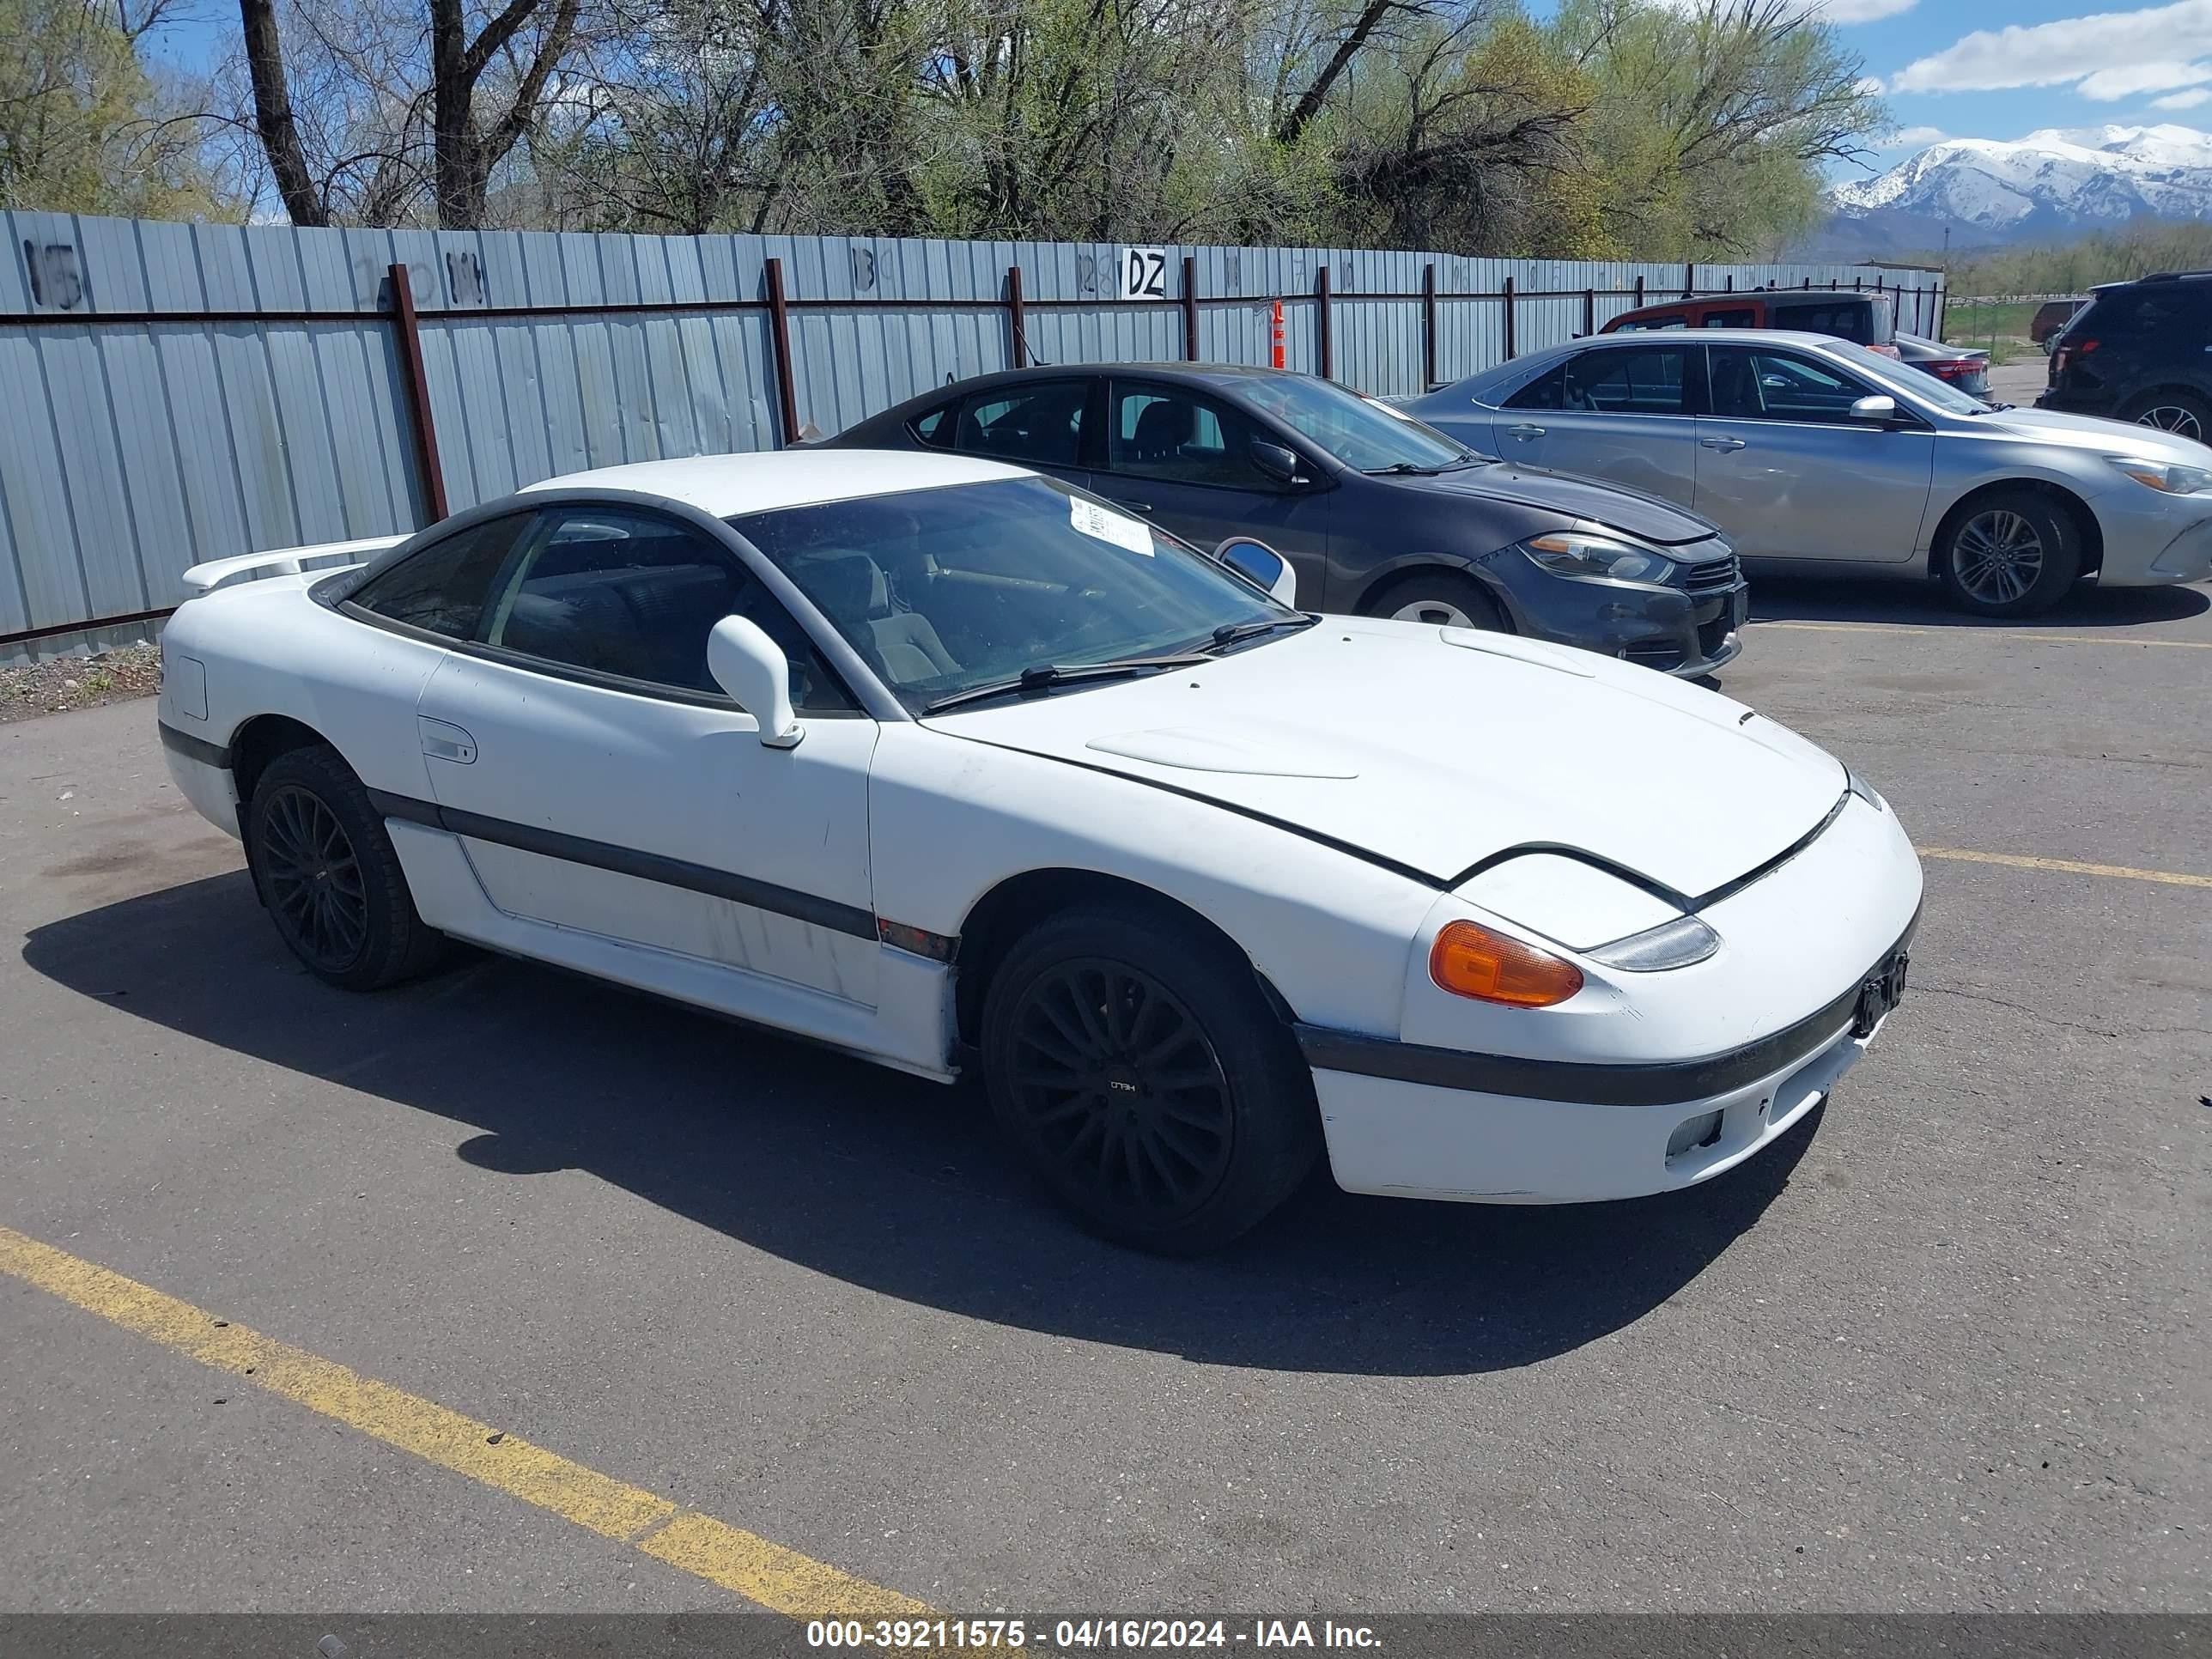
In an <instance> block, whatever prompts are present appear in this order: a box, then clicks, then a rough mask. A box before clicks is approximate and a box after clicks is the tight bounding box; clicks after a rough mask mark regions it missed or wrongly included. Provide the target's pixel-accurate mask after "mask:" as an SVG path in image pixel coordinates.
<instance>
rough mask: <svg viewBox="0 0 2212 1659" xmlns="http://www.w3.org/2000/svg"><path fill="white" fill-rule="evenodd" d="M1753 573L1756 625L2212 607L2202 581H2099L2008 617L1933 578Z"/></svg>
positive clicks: (2106, 623)
mask: <svg viewBox="0 0 2212 1659" xmlns="http://www.w3.org/2000/svg"><path fill="white" fill-rule="evenodd" d="M1749 575H1750V580H1751V624H1752V626H1753V628H1756V627H1757V626H1758V625H1759V623H1763V622H1879V623H1900V624H1905V625H1909V626H1911V627H1915V628H1998V629H2011V630H2014V631H2018V630H2021V629H2054V630H2056V631H2057V632H2059V633H2065V632H2068V631H2079V630H2081V629H2092V628H2131V627H2135V626H2137V625H2139V624H2141V623H2162V622H2180V621H2183V620H2185V618H2187V617H2197V616H2202V615H2203V613H2204V612H2205V611H2212V592H2208V591H2207V590H2206V588H2205V587H2203V586H2202V585H2197V586H2188V587H2109V588H2107V587H2099V586H2095V585H2094V584H2093V583H2092V584H2091V585H2089V586H2086V587H2081V588H2079V589H2076V590H2075V592H2072V593H2069V594H2068V595H2067V596H2066V598H2064V599H2061V600H2060V601H2059V602H2058V603H2057V605H2054V606H2052V607H2051V609H2050V610H2049V611H2045V612H2044V613H2043V614H2042V615H2041V616H2039V617H1976V616H1971V615H1969V614H1968V613H1966V611H1954V610H1953V609H1952V608H1951V606H1950V605H1948V604H1947V603H1945V601H1944V599H1943V590H1942V588H1941V587H1940V586H1937V585H1936V583H1935V582H1933V581H1910V580H1893V579H1890V578H1886V577H1878V578H1873V579H1869V580H1859V579H1855V578H1850V577H1827V576H1809V575H1799V574H1789V573H1787V572H1784V573H1783V574H1775V573H1774V572H1772V571H1771V570H1763V569H1760V568H1756V567H1754V568H1752V570H1751V571H1750V572H1749Z"/></svg>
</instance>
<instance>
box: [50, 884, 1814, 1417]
mask: <svg viewBox="0 0 2212 1659" xmlns="http://www.w3.org/2000/svg"><path fill="white" fill-rule="evenodd" d="M23 957H24V960H25V962H26V963H27V964H28V965H29V966H30V967H31V968H33V969H35V970H36V971H37V972H39V973H40V974H41V975H45V976H46V978H48V979H50V980H52V981H55V982H57V983H58V984H60V985H63V986H65V987H69V988H70V989H71V990H74V991H76V992H79V993H81V994H83V995H85V996H88V997H91V998H96V999H98V1000H100V1002H101V1003H102V1004H103V1005H104V1006H108V1007H111V1008H112V1009H115V1010H116V1011H118V1012H119V1013H127V1014H129V1015H131V1016H135V1017H137V1018H141V1019H144V1020H149V1021H151V1022H153V1023H154V1024H156V1025H159V1026H161V1027H164V1028H166V1029H167V1030H173V1031H177V1032H179V1033H182V1034H184V1035H186V1036H191V1037H193V1038H195V1039H197V1040H198V1041H200V1042H208V1043H213V1044H216V1045H217V1046H219V1047H221V1048H227V1049H229V1050H231V1051H233V1052H234V1053H236V1054H243V1055H247V1056H251V1057H252V1058H253V1059H256V1060H264V1061H267V1062H269V1063H271V1064H274V1065H278V1066H286V1067H288V1068H290V1069H291V1070H294V1071H295V1072H299V1073H304V1074H306V1075H307V1076H309V1077H314V1078H320V1079H325V1080H327V1081H328V1082H330V1083H331V1084H333V1085H338V1086H341V1087H343V1088H345V1089H349V1090H356V1091H363V1092H365V1093H368V1094H371V1095H375V1096H379V1097H383V1098H385V1099H387V1100H390V1101H392V1102H394V1103H398V1104H400V1105H403V1106H407V1107H410V1108H414V1109H419V1110H422V1111H425V1112H431V1113H435V1114H437V1115H440V1116H442V1117H445V1118H447V1119H450V1120H452V1121H453V1122H454V1123H456V1124H459V1125H460V1126H462V1127H463V1128H464V1129H465V1130H466V1131H469V1132H471V1133H465V1135H464V1136H463V1137H462V1138H461V1139H460V1141H459V1146H458V1152H459V1157H460V1158H463V1159H464V1160H465V1161H466V1162H467V1163H468V1164H471V1165H473V1166H474V1167H476V1168H477V1169H479V1170H490V1171H495V1172H499V1173H501V1174H503V1175H507V1176H513V1178H516V1179H528V1178H530V1177H531V1176H535V1175H538V1174H541V1173H544V1172H547V1171H551V1170H569V1169H574V1170H583V1171H585V1172H587V1173H589V1174H591V1175H592V1176H596V1177H598V1178H599V1179H600V1180H602V1181H605V1182H610V1183H611V1184H613V1185H615V1186H617V1187H620V1188H625V1189H627V1190H628V1191H629V1192H632V1193H635V1194H637V1195H638V1196H639V1197H641V1198H642V1199H645V1200H647V1201H648V1202H650V1203H653V1204H656V1205H659V1206H664V1207H665V1208H666V1209H668V1210H670V1211H671V1212H675V1213H678V1214H680V1215H682V1216H684V1217H687V1218H690V1219H691V1220H692V1221H695V1222H697V1223H699V1224H701V1225H704V1226H706V1227H709V1228H713V1229H714V1230H716V1231H719V1232H721V1233H723V1234H725V1235H726V1236H727V1237H730V1238H732V1239H733V1240H736V1241H738V1242H739V1243H743V1244H745V1245H748V1246H750V1247H751V1248H753V1249H759V1250H763V1251H767V1252H769V1253H772V1254H773V1255H777V1256H780V1257H782V1258H784V1259H786V1260H787V1261H793V1262H795V1263H798V1264H800V1265H802V1266H804V1267H809V1268H811V1269H813V1270H815V1271H817V1272H820V1273H828V1274H831V1275H834V1276H835V1277H836V1278H839V1279H844V1280H847V1281H848V1282H850V1283H852V1284H854V1285H860V1286H864V1287H866V1288H868V1289H871V1290H874V1291H880V1292H882V1293H883V1294H884V1295H886V1296H891V1297H900V1298H902V1299H904V1300H907V1301H910V1302H914V1303H917V1304H926V1305H929V1306H933V1307H938V1308H942V1309H945V1310H949V1311H951V1312H954V1313H958V1314H963V1315H966V1316H969V1317H972V1318H975V1319H982V1320H989V1321H994V1322H999V1323H1001V1324H1006V1325H1011V1326H1018V1327H1023V1328H1030V1329H1033V1330H1038V1331H1043V1332H1048V1333H1052V1334H1058V1335H1062V1336H1066V1337H1073V1338H1079V1339H1081V1340H1085V1341H1092V1342H1105V1343H1113V1344H1117V1345H1121V1346H1128V1347H1133V1348H1139V1349H1147V1350H1154V1351H1158V1352H1168V1353H1175V1354H1179V1355H1182V1356H1185V1357H1187V1358H1191V1359H1194V1360H1197V1361H1201V1362H1204V1363H1206V1364H1223V1365H1246V1366H1255V1367H1264V1368H1267V1369H1271V1370H1307V1371H1330V1372H1356V1373H1369V1374H1376V1375H1403V1376H1425V1375H1437V1374H1452V1373H1461V1372H1470V1371H1484V1370H1498V1369H1502V1368H1507V1367H1513V1366H1521V1365H1526V1364H1531V1363H1533V1362H1535V1361H1538V1360H1541V1359H1544V1358H1548V1357H1551V1356H1553V1355H1555V1354H1559V1353H1561V1352H1566V1351H1568V1350H1571V1349H1573V1348H1576V1347H1578V1346H1582V1345H1583V1344H1585V1343H1588V1342H1590V1341H1592V1340H1595V1339H1597V1338H1599V1337H1601V1336H1604V1335H1606V1334H1608V1333H1610V1332H1613V1331H1616V1330H1618V1329H1620V1328H1622V1327H1624V1326H1626V1325H1628V1324H1631V1323H1632V1322H1635V1321H1636V1320H1638V1319H1640V1318H1641V1317H1643V1316H1644V1315H1646V1314H1648V1313H1650V1311H1651V1310H1653V1309H1655V1308H1656V1307H1657V1306H1659V1305H1660V1304H1662V1303H1664V1302H1666V1301H1667V1300H1668V1298H1669V1297H1672V1296H1674V1293H1675V1292H1676V1291H1679V1290H1680V1289H1681V1288H1682V1286H1683V1285H1686V1283H1688V1282H1689V1281H1690V1280H1691V1279H1694V1278H1695V1277H1696V1276H1697V1275H1698V1274H1699V1273H1700V1272H1702V1271H1703V1270H1704V1269H1705V1267H1706V1266H1707V1265H1708V1264H1709V1263H1711V1261H1713V1260H1714V1258H1715V1257H1717V1255H1719V1254H1720V1253H1721V1252H1722V1251H1723V1249H1726V1248H1727V1247H1728V1246H1729V1243H1731V1242H1733V1241H1734V1240H1735V1238H1736V1237H1738V1236H1739V1235H1741V1233H1743V1232H1744V1231H1746V1230H1747V1228H1749V1227H1750V1226H1751V1225H1753V1223H1754V1222H1756V1221H1757V1220H1758V1219H1759V1216H1760V1214H1761V1213H1762V1212H1764V1211H1765V1208H1766V1206H1768V1205H1769V1204H1770V1203H1771V1202H1772V1201H1773V1200H1774V1199H1775V1198H1776V1196H1777V1195H1778V1194H1779V1193H1780V1192H1781V1191H1782V1190H1783V1188H1784V1187H1785V1186H1786V1185H1787V1184H1788V1183H1789V1181H1790V1175H1791V1172H1792V1170H1794V1168H1795V1167H1796V1164H1797V1162H1798V1160H1799V1158H1801V1157H1802V1154H1803V1152H1804V1150H1805V1148H1806V1146H1807V1145H1808V1142H1809V1140H1810V1139H1811V1136H1812V1135H1813V1134H1814V1133H1815V1132H1816V1127H1817V1123H1816V1121H1808V1124H1806V1125H1804V1126H1801V1127H1798V1128H1797V1129H1796V1130H1795V1131H1793V1132H1792V1133H1791V1134H1790V1136H1789V1137H1787V1138H1786V1139H1785V1140H1784V1141H1783V1142H1782V1143H1780V1144H1778V1145H1777V1146H1774V1147H1772V1148H1771V1149H1770V1150H1769V1151H1768V1152H1766V1153H1765V1154H1764V1155H1762V1156H1761V1157H1759V1158H1754V1159H1753V1160H1752V1161H1751V1162H1750V1163H1749V1164H1747V1165H1745V1166H1743V1167H1742V1168H1741V1169H1740V1170H1736V1171H1734V1172H1733V1173H1731V1174H1730V1175H1729V1176H1724V1177H1723V1178H1721V1179H1719V1180H1717V1181H1715V1182H1711V1183H1709V1184H1707V1185H1705V1186H1704V1187H1700V1188H1696V1189H1693V1190H1692V1191H1689V1192H1686V1193H1680V1194H1669V1195H1667V1196H1665V1197H1661V1198H1654V1199H1644V1200H1634V1201H1632V1202H1628V1203H1620V1204H1608V1205H1591V1206H1573V1207H1566V1208H1514V1207H1492V1206H1471V1205H1454V1204H1425V1203H1418V1202H1413V1201H1408V1200H1389V1199H1374V1198H1358V1197H1353V1196H1351V1195H1349V1194H1345V1193H1342V1192H1340V1191H1339V1190H1337V1188H1335V1187H1334V1185H1333V1184H1331V1183H1330V1182H1328V1179H1327V1177H1326V1176H1325V1174H1321V1175H1317V1176H1316V1179H1315V1180H1314V1181H1313V1182H1311V1183H1310V1186H1309V1187H1308V1188H1306V1189H1305V1190H1304V1192H1302V1193H1301V1194H1299V1195H1298V1196H1297V1197H1296V1198H1295V1199H1293V1200H1292V1201H1291V1203H1290V1204H1289V1205H1288V1206H1285V1209H1284V1210H1283V1211H1282V1212H1279V1213H1278V1214H1277V1215H1276V1216H1274V1217H1273V1218H1270V1219H1269V1220H1268V1221H1267V1223H1265V1224H1264V1225H1262V1226H1261V1228H1259V1229H1258V1230H1257V1231H1255V1232H1254V1233H1252V1234H1251V1235H1249V1237H1247V1238H1245V1239H1243V1240H1242V1241H1240V1242H1239V1243H1237V1245H1236V1246H1235V1247H1233V1248H1232V1249H1230V1250H1228V1251H1226V1252H1224V1253H1222V1254H1220V1255H1215V1256H1212V1257H1208V1258H1205V1259H1201V1260H1199V1261H1159V1260H1155V1259H1152V1258H1150V1257H1146V1256H1144V1255H1137V1254H1133V1253H1132V1252H1129V1251H1127V1250H1123V1249H1118V1248H1116V1247H1115V1246H1112V1245H1109V1244H1106V1243H1102V1242H1100V1241H1097V1240H1096V1239H1093V1238H1091V1237H1088V1236H1087V1235H1085V1234H1084V1233H1082V1232H1080V1231H1078V1230H1077V1229H1076V1228H1075V1226H1074V1225H1073V1224H1071V1223H1070V1222H1069V1221H1067V1220H1066V1218H1064V1217H1063V1216H1062V1215H1061V1214H1060V1212H1057V1211H1056V1210H1054V1209H1053V1208H1051V1207H1050V1206H1048V1204H1047V1203H1046V1202H1045V1201H1044V1200H1042V1198H1041V1197H1040V1196H1039V1195H1038V1194H1036V1192H1035V1191H1034V1190H1033V1189H1032V1188H1030V1184H1029V1183H1028V1182H1027V1180H1026V1179H1025V1178H1024V1175H1023V1172H1022V1171H1021V1170H1019V1168H1018V1166H1017V1165H1016V1164H1014V1162H1013V1161H1012V1158H1011V1156H1010V1155H1009V1154H1008V1153H1007V1152H1005V1151H1004V1150H1003V1149H1002V1147H1001V1146H1000V1143H999V1141H998V1139H997V1137H996V1134H995V1132H994V1129H993V1127H992V1125H991V1123H990V1120H989V1114H988V1111H987V1109H986V1107H985V1106H984V1104H983V1102H982V1099H981V1091H980V1090H977V1089H975V1088H972V1087H961V1088H951V1089H948V1088H945V1087H943V1086H941V1085H936V1084H932V1083H928V1082H924V1081H921V1080H919V1079H912V1078H907V1077H903V1076H901V1075H899V1074H897V1073H891V1072H887V1071H884V1070H883V1069H881V1068H879V1067H877V1066H869V1065H866V1064H864V1063H863V1062H861V1061H859V1060H849V1059H847V1058H845V1057H843V1056H841V1055H838V1054H831V1053H829V1052H827V1051H824V1050H822V1049H818V1048H812V1047H811V1046H809V1045H807V1044H805V1043H801V1042H795V1041H792V1040H789V1039H787V1038H783V1037H780V1036H774V1035H770V1034H766V1033H762V1032H757V1031H753V1030H749V1029H747V1028H744V1027H741V1026H738V1025H734V1024H729V1023H726V1022H724V1021H720V1020H717V1019H715V1018H712V1017H711V1016H708V1015H704V1014H700V1013H696V1012H690V1011H689V1010H686V1009H683V1008H679V1007H676V1006H671V1005H668V1004H665V1003H662V1002H659V1001H658V1000H653V999H650V998H646V997H642V996H638V995H634V994H629V993H627V992H623V991H621V990H619V989H617V988H616V987H610V986H605V985H601V984H599V983H597V982H595V981H589V980H585V979H580V978H577V977H574V976H571V975H565V974H562V973H559V972H556V971H554V970H552V969H543V968H538V967H534V966H532V965H529V964H526V963H515V962H508V961H505V960H502V959H499V958H495V957H487V956H483V955H479V954H477V953H475V952H473V951H470V952H462V953H459V956H458V958H457V960H456V961H455V962H454V963H452V964H451V965H449V966H447V968H445V969H443V970H441V972H439V973H437V974H435V975H432V976H431V977H429V978H428V979H426V980H424V981H420V982H418V983H416V984H413V985H410V986H405V987H400V988H398V989H397V990H393V991H389V992H386V993H383V994H379V995H374V996H354V995H349V994H346V993H343V992H340V991H336V990H332V989H331V988H329V987H325V986H324V985H323V984H321V983H320V982H319V981H315V980H313V979H312V978H310V977H308V976H307V975H306V974H305V973H304V972H303V971H301V969H299V968H298V967H297V966H296V965H295V963H294V962H293V961H292V959H291V957H289V955H287V954H286V953H285V952H284V951H283V947H282V945H280V944H279V943H278V942H277V940H276V936H275V933H274V931H273V930H272V929H271V928H270V927H269V925H268V923H267V921H265V920H264V918H263V916H262V915H261V912H260V910H259V908H258V906H257V905H256V904H255V902H254V898H253V894H252V888H251V886H250V885H249V884H248V882H247V879H246V875H245V873H244V872H242V871H241V872H233V873H230V874H226V875H222V876H215V877H210V878H205V879H204V880H199V881H195V882H191V883H187V884H184V885H181V886H178V887H173V888H169V889H167V890H162V891H159V892H155V893H149V894H147V895H144V896H141V897H137V898H131V899H126V900H124V901H122V902H118V903H114V904H111V905H108V906H106V907H105V908H100V909H95V910H90V911H87V912H84V913H82V914H81V915H75V916H70V917H68V918H65V919H64V920H62V921H56V922H52V923H51V924H48V925H46V926H44V927H39V928H36V929H34V930H33V932H32V933H30V935H29V937H28V939H27V941H26V943H25V945H24V949H23ZM397 1127H398V1125H396V1124H395V1129H396V1128H397Z"/></svg>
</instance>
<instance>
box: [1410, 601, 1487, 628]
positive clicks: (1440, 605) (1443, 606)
mask: <svg viewBox="0 0 2212 1659" xmlns="http://www.w3.org/2000/svg"><path fill="white" fill-rule="evenodd" d="M1390 620H1391V621H1392V622H1413V623H1430V624H1431V626H1434V627H1437V628H1473V627H1474V625H1475V623H1474V619H1473V618H1472V617H1469V616H1468V614H1467V612H1466V611H1462V610H1461V609H1460V608H1459V607H1458V606H1457V605H1454V604H1452V603H1451V602H1450V601H1449V600H1448V599H1412V600H1408V601H1407V603H1406V604H1404V605H1400V606H1399V607H1398V608H1397V609H1396V610H1395V611H1392V612H1391V613H1390Z"/></svg>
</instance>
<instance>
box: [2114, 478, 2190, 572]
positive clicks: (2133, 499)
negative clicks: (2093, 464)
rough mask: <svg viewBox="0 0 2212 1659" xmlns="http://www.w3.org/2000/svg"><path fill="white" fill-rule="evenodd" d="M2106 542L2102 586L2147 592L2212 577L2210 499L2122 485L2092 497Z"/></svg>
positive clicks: (2126, 484) (2137, 485) (2133, 485)
mask: <svg viewBox="0 0 2212 1659" xmlns="http://www.w3.org/2000/svg"><path fill="white" fill-rule="evenodd" d="M2089 505H2090V507H2091V510H2092V511H2093V512H2094V513H2096V515H2097V525H2098V528H2099V529H2100V532H2102V534H2103V537H2104V544H2105V550H2104V558H2103V560H2102V562H2100V564H2099V565H2098V567H2097V585H2098V586H2100V587H2147V586H2160V585H2162V584H2165V583H2169V582H2196V581H2203V580H2204V579H2205V578H2206V577H2207V576H2208V575H2212V494H2207V495H2160V493H2159V492H2158V491H2157V490H2155V489H2144V488H2143V487H2142V485H2141V484H2137V483H2122V485H2121V486H2120V487H2119V488H2118V489H2108V490H2106V491H2105V492H2104V493H2103V494H2101V495H2097V496H2095V497H2093V499H2092V500H2091V501H2090V503H2089Z"/></svg>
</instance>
